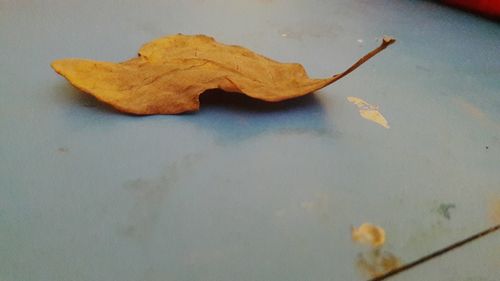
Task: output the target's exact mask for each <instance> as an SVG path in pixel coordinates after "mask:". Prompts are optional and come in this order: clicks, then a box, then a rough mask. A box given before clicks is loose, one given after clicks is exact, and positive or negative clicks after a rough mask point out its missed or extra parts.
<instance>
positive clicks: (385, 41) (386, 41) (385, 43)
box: [325, 36, 396, 86]
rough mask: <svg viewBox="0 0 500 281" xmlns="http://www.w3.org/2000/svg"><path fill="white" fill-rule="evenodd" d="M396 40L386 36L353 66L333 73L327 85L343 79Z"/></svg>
mask: <svg viewBox="0 0 500 281" xmlns="http://www.w3.org/2000/svg"><path fill="white" fill-rule="evenodd" d="M394 42H396V39H394V38H392V37H388V36H384V38H383V39H382V43H381V44H380V46H378V47H377V48H375V49H373V50H372V51H371V52H369V53H368V54H366V55H364V56H363V57H362V58H360V59H359V60H358V61H357V62H356V63H354V64H353V65H352V66H351V67H349V68H348V69H346V70H345V71H344V72H342V73H340V74H335V75H333V76H332V80H330V81H329V82H328V84H326V85H330V84H332V83H334V82H335V81H337V80H339V79H341V78H342V77H344V76H346V75H347V74H349V73H351V72H353V71H354V70H355V69H356V68H358V67H360V66H361V65H362V64H363V63H365V62H367V61H368V60H369V59H371V58H372V57H374V56H375V55H376V54H378V53H380V52H381V51H382V50H384V49H385V48H387V46H389V45H391V44H392V43H394ZM326 85H325V86H326Z"/></svg>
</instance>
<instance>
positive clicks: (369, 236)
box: [351, 223, 385, 248]
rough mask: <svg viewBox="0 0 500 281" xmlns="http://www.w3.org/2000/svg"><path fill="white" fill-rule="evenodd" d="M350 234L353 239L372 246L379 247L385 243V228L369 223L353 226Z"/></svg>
mask: <svg viewBox="0 0 500 281" xmlns="http://www.w3.org/2000/svg"><path fill="white" fill-rule="evenodd" d="M351 236H352V240H353V241H355V242H357V243H360V244H365V245H370V246H371V247H373V248H378V247H381V246H383V245H384V243H385V230H384V229H383V228H382V227H380V226H377V225H374V224H371V223H364V224H362V225H361V226H359V227H358V228H355V227H353V228H352V230H351Z"/></svg>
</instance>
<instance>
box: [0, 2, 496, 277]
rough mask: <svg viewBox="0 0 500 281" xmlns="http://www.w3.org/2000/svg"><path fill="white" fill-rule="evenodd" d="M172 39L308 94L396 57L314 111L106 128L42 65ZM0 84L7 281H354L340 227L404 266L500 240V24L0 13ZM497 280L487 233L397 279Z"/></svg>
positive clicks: (229, 11) (90, 105) (92, 10)
mask: <svg viewBox="0 0 500 281" xmlns="http://www.w3.org/2000/svg"><path fill="white" fill-rule="evenodd" d="M175 33H185V34H199V33H201V34H208V35H211V36H214V37H215V38H216V39H217V40H219V41H221V42H225V43H228V44H238V45H243V46H246V47H248V48H250V49H252V50H254V51H256V52H258V53H261V54H264V55H266V56H268V57H272V58H274V59H276V60H280V61H294V62H299V63H301V64H303V65H304V67H305V68H306V69H307V70H308V73H309V74H310V75H311V76H314V77H327V76H330V75H332V74H334V73H338V72H340V71H342V70H343V69H345V68H346V67H347V66H349V65H350V64H351V63H353V62H354V61H355V60H357V59H358V58H359V57H360V56H362V55H363V54H364V53H366V52H368V51H369V50H371V49H372V48H374V47H375V46H377V45H378V40H380V38H381V36H382V35H384V34H388V35H391V36H393V37H395V38H396V39H397V40H398V41H397V43H396V44H395V45H393V46H391V47H390V48H388V49H387V50H385V51H384V52H383V53H381V54H380V55H378V56H377V57H375V58H374V59H373V60H371V61H370V62H368V63H367V64H366V65H363V66H362V67H361V68H360V69H358V70H356V71H355V72H353V73H352V74H351V75H349V76H348V77H346V78H345V79H343V80H341V81H339V82H338V83H336V84H334V85H331V86H329V87H327V88H325V89H322V90H320V91H319V92H317V93H315V94H314V95H310V96H307V97H305V98H300V99H297V100H293V101H290V102H285V103H280V104H274V105H268V104H265V103H262V102H257V101H254V100H251V99H240V98H233V97H232V96H229V97H228V96H224V95H222V97H220V98H217V93H215V94H212V95H207V96H206V97H203V98H202V107H201V111H199V112H197V113H194V114H187V115H176V116H148V117H135V116H129V115H124V114H120V113H118V112H116V111H114V110H112V109H110V108H108V107H107V106H104V105H102V104H100V103H98V102H97V101H96V100H95V99H93V98H91V97H89V96H87V95H83V94H81V93H80V92H79V91H78V90H75V89H74V88H73V87H72V86H71V85H69V84H68V83H67V82H66V81H65V80H64V79H63V78H62V77H60V76H58V75H56V74H55V73H54V72H53V70H52V69H51V68H50V66H49V64H50V62H51V61H52V60H54V59H58V58H65V57H82V58H91V59H96V60H105V61H122V60H125V59H128V58H131V57H134V56H135V54H136V52H137V50H138V49H139V47H140V46H141V44H143V43H145V42H147V41H150V40H152V39H154V38H157V37H161V36H164V35H168V34H175ZM0 74H1V75H0V280H2V281H55V280H57V281H58V280H71V281H80V280H81V281H90V280H96V281H97V280H120V281H137V280H141V281H142V280H143V281H160V280H162V281H163V280H174V281H177V280H179V281H198V280H199V281H232V280H238V281H271V280H272V281H280V280H283V281H294V280H297V281H304V280H311V281H322V280H342V281H343V280H366V279H367V278H369V276H368V275H364V274H365V273H363V270H362V269H361V268H360V266H359V264H360V257H361V256H362V255H368V254H369V251H370V250H369V249H367V248H366V247H363V246H359V245H356V244H354V243H353V242H352V240H351V234H350V229H351V226H358V225H360V224H362V223H364V222H370V223H374V224H377V225H379V226H381V227H383V228H384V229H385V231H386V234H387V243H386V245H385V246H384V248H383V251H385V252H386V253H392V255H393V256H394V257H397V258H398V259H400V261H401V262H403V263H404V262H409V261H412V260H414V259H416V258H418V257H420V256H422V255H425V254H428V253H430V252H432V251H434V250H436V249H438V248H441V247H443V246H446V245H448V244H450V243H452V242H455V241H456V240H459V239H462V238H465V237H467V236H469V235H471V234H473V233H475V232H478V231H480V230H482V229H484V228H487V227H489V226H491V225H494V224H496V223H499V222H500V110H499V109H500V25H499V24H498V23H497V22H493V21H489V20H486V19H483V18H480V17H477V16H474V15H471V14H467V13H465V12H462V11H458V10H454V9H450V8H447V7H444V6H440V5H438V4H436V3H434V2H431V1H410V0H406V1H405V0H401V1H395V0H380V1H361V0H358V1H348V0H344V1H341V0H336V1H333V0H328V1H325V0H314V1H312V0H311V1H299V0H288V1H285V0H255V1H250V0H241V1H222V0H214V1H209V0H190V1H166V0H162V1H160V0H144V1H132V0H123V1H98V0H88V1H76V0H70V1H62V0H61V1H56V0H52V1H48V0H47V1H41V0H39V1H36V0H31V1H28V0H0ZM349 96H355V97H359V98H361V99H363V100H366V101H367V102H369V103H371V104H374V105H378V106H379V111H380V112H381V113H382V114H384V116H385V117H386V119H387V120H388V122H389V125H390V128H389V129H385V128H383V127H381V126H379V125H377V124H375V123H373V122H369V121H368V120H366V119H363V118H362V117H361V116H360V114H359V112H358V109H357V108H356V107H355V106H354V105H353V104H351V103H350V102H348V101H347V99H346V98H347V97H349ZM446 206H454V207H452V208H450V209H449V210H448V211H449V212H448V214H446V212H444V211H443V210H444V207H446ZM499 276H500V234H493V235H490V236H488V237H485V238H483V239H481V240H478V241H476V242H474V243H471V244H468V245H467V246H465V247H462V248H460V249H457V250H456V251H453V252H451V253H449V254H447V255H445V256H443V257H441V258H439V259H436V260H433V261H431V262H429V263H426V264H425V265H422V266H419V267H417V268H415V269H413V270H410V271H408V272H405V273H402V274H400V275H398V276H395V277H394V278H393V279H391V280H410V281H420V280H440V281H452V280H453V281H498V280H500V277H499Z"/></svg>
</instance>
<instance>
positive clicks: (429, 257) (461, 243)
mask: <svg viewBox="0 0 500 281" xmlns="http://www.w3.org/2000/svg"><path fill="white" fill-rule="evenodd" d="M499 229H500V224H499V225H496V226H493V227H490V228H488V229H486V230H484V231H481V232H479V233H477V234H474V235H472V236H470V237H468V238H465V239H464V240H461V241H458V242H456V243H453V244H451V245H449V246H447V247H445V248H443V249H440V250H437V251H435V252H433V253H431V254H428V255H426V256H423V257H421V258H419V259H417V260H415V261H413V262H410V263H408V264H405V265H403V266H401V267H398V268H396V269H394V270H391V271H389V272H387V273H384V274H382V275H380V276H377V277H375V278H372V279H370V280H368V281H381V280H385V279H387V278H389V277H392V276H394V275H396V274H398V273H401V272H403V271H406V270H408V269H411V268H413V267H415V266H417V265H420V264H422V263H424V262H427V261H429V260H432V259H434V258H437V257H439V256H441V255H443V254H446V253H448V252H449V251H452V250H454V249H456V248H458V247H461V246H464V245H465V244H468V243H470V242H472V241H474V240H476V239H479V238H482V237H485V236H486V235H488V234H491V233H493V232H495V231H497V230H499Z"/></svg>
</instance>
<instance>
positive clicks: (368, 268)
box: [356, 249, 402, 278]
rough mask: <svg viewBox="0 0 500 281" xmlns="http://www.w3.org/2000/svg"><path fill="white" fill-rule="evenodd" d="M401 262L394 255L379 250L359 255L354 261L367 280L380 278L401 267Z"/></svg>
mask: <svg viewBox="0 0 500 281" xmlns="http://www.w3.org/2000/svg"><path fill="white" fill-rule="evenodd" d="M401 264H402V263H401V260H400V259H399V258H398V257H396V256H395V255H394V254H392V253H391V252H388V251H382V250H380V249H375V250H372V251H370V252H368V253H364V254H359V255H358V258H357V260H356V266H357V267H358V269H359V270H360V271H361V272H362V273H363V274H364V275H366V277H369V278H375V277H378V276H381V275H383V274H385V273H387V272H389V271H392V270H394V269H396V268H398V267H400V266H401Z"/></svg>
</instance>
